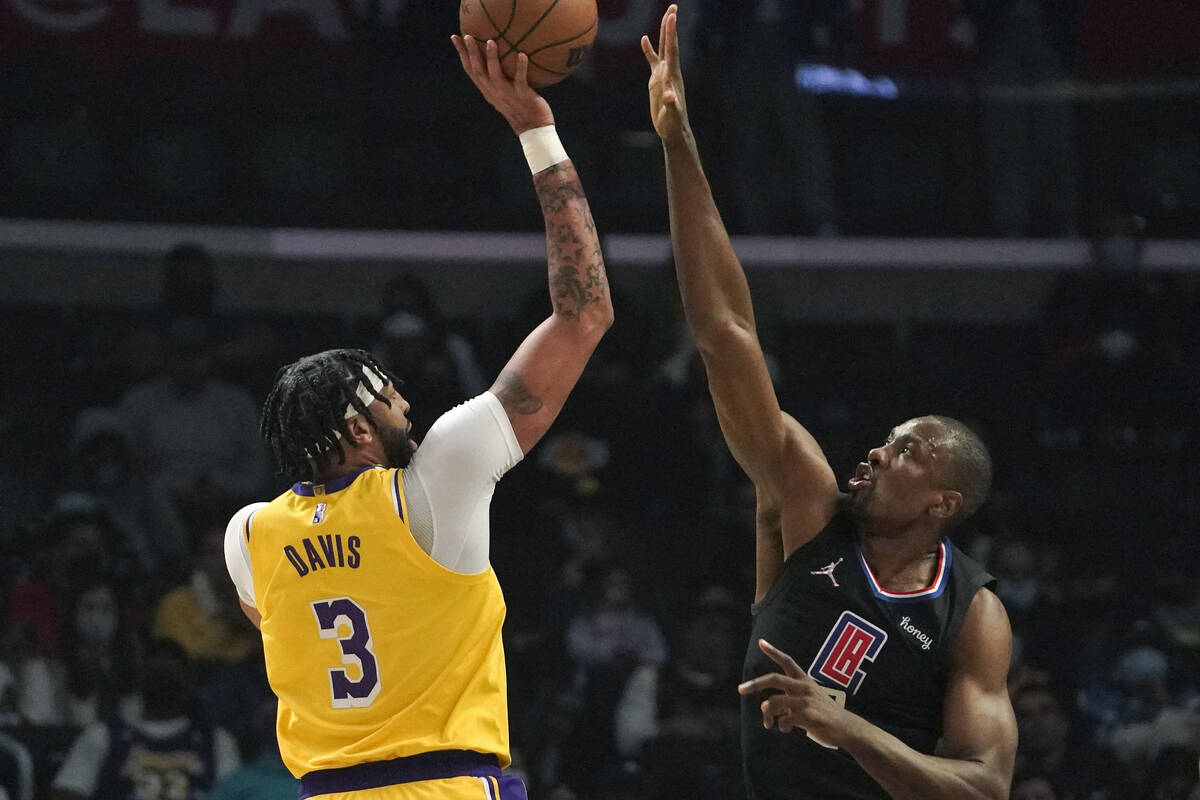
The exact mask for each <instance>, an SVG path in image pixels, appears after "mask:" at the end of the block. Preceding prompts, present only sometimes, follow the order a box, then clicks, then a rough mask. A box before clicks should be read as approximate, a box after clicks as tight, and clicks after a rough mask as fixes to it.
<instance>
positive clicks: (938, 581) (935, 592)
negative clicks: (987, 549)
mask: <svg viewBox="0 0 1200 800" xmlns="http://www.w3.org/2000/svg"><path fill="white" fill-rule="evenodd" d="M854 552H855V553H857V554H858V563H859V564H862V568H863V572H864V573H866V576H867V586H869V587H870V588H871V591H872V592H873V593H874V594H875V596H876V597H878V598H879V599H880V600H883V601H886V602H888V603H913V602H918V601H921V600H934V599H936V598H938V597H941V596H942V592H944V591H946V587H947V586H948V585H949V584H950V580H949V579H950V563H951V561H952V559H953V556H952V553H953V548H952V547H950V544H949V543H948V542H947V541H946V540H945V539H943V540H942V541H941V542H940V543H938V565H937V571H936V572H935V573H934V575H933V583H931V584H929V585H928V586H926V587H925V588H924V589H918V590H917V591H915V592H889V591H888V590H887V589H884V588H883V587H882V586H880V585H879V581H878V580H876V579H875V573H873V572H871V565H870V564H868V563H867V559H865V558H863V554H862V550H860V549H858V548H857V547H855V548H854Z"/></svg>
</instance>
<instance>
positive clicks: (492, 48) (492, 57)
mask: <svg viewBox="0 0 1200 800" xmlns="http://www.w3.org/2000/svg"><path fill="white" fill-rule="evenodd" d="M484 49H485V50H486V51H487V72H488V77H489V78H491V79H492V80H493V81H501V80H504V70H502V69H500V48H499V47H497V46H496V40H495V39H488V40H487V44H486V45H484Z"/></svg>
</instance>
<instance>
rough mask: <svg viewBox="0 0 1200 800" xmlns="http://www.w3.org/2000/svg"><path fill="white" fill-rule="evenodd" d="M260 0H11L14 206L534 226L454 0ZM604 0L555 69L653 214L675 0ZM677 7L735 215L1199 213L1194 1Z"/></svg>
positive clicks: (568, 110)
mask: <svg viewBox="0 0 1200 800" xmlns="http://www.w3.org/2000/svg"><path fill="white" fill-rule="evenodd" d="M242 2H243V3H244V2H245V0H242ZM245 4H246V5H256V6H262V7H261V8H259V10H258V11H257V12H256V13H257V14H259V15H260V18H259V19H258V20H257V21H256V24H257V27H256V28H254V29H253V30H248V31H243V32H242V33H241V34H239V35H236V36H234V35H227V34H223V33H222V31H221V28H220V26H219V24H218V21H217V20H216V19H215V17H216V14H215V11H214V10H212V9H210V8H208V6H205V8H204V9H193V10H190V11H189V10H186V9H185V10H184V11H179V13H178V14H176V13H175V12H174V11H170V12H168V11H163V12H162V14H161V15H155V16H153V18H152V15H150V13H149V12H146V13H145V14H144V15H142V16H141V17H139V16H138V15H136V14H132V15H131V14H128V13H127V12H125V11H123V10H122V6H123V4H111V5H113V6H114V8H113V9H112V10H113V13H112V14H111V15H110V17H111V18H110V19H109V20H108V21H107V22H106V23H105V24H104V25H101V26H99V27H98V28H97V30H89V31H80V32H78V33H77V34H74V35H73V34H72V33H71V28H70V27H69V26H64V25H59V27H58V28H56V29H55V30H54V32H53V34H52V35H47V34H46V31H44V30H42V29H41V28H39V27H38V24H37V23H36V22H30V21H29V20H27V19H24V17H18V18H16V19H13V20H12V21H11V24H10V25H9V26H8V29H7V30H6V29H5V24H4V23H5V21H6V18H5V17H4V16H3V14H4V13H5V11H4V8H3V7H2V6H0V178H3V180H0V216H11V217H49V218H63V217H68V218H71V217H73V218H82V219H105V220H112V219H118V220H128V221H139V222H194V223H215V224H236V225H245V224H249V225H255V226H276V225H301V226H307V227H368V228H376V227H385V228H396V227H401V228H408V229H433V230H447V229H465V230H481V229H489V230H514V229H526V228H530V227H536V225H537V218H536V216H535V215H530V214H528V213H526V212H527V210H528V209H529V208H530V205H529V204H530V202H531V201H530V199H529V197H528V194H527V192H526V191H525V176H524V162H523V161H522V160H521V156H520V150H519V148H517V147H516V146H515V143H514V144H512V145H511V146H504V145H503V144H498V143H503V142H506V141H507V137H508V131H507V129H506V127H505V126H504V123H503V121H502V120H501V119H500V118H499V117H498V115H496V114H495V113H494V112H493V111H492V110H491V109H489V108H488V107H487V106H486V104H485V103H484V102H483V101H482V100H481V99H480V98H479V97H477V96H476V94H475V92H473V91H472V90H471V89H470V87H469V85H468V83H467V81H466V79H465V77H464V76H463V75H462V73H461V69H460V68H459V65H458V62H457V59H456V57H455V56H454V53H453V51H452V49H451V47H450V45H449V42H448V35H449V34H450V33H451V32H454V31H455V30H457V18H456V10H457V6H456V4H454V3H428V2H415V1H409V0H387V1H386V2H365V0H364V2H357V3H355V2H350V0H325V1H324V2H322V3H316V2H314V3H313V4H311V8H312V9H317V8H321V9H324V10H322V11H321V12H319V13H318V12H317V11H315V10H306V9H307V8H309V6H306V4H293V5H287V4H285V5H284V6H280V7H279V8H280V9H282V10H278V11H272V10H270V9H269V8H268V7H270V6H271V5H272V4H266V5H265V6H263V5H262V4H251V3H245ZM12 5H13V6H14V7H18V8H26V7H28V6H29V5H30V4H28V3H20V4H17V3H13V4H12ZM35 5H36V7H37V8H41V7H42V6H43V5H45V4H35ZM50 5H52V6H53V7H54V8H56V9H57V8H59V6H62V7H63V8H74V5H73V4H71V3H66V4H62V3H58V4H54V3H52V4H50ZM85 5H89V7H90V6H92V5H95V6H107V5H110V4H108V3H103V2H99V3H92V4H85ZM209 5H212V4H209ZM216 5H222V6H229V5H239V3H238V2H237V0H226V1H225V2H224V3H217V4H216ZM598 5H599V9H600V24H599V27H598V31H599V33H598V38H597V40H596V44H595V46H594V48H593V51H592V54H591V57H590V59H589V60H587V61H585V63H584V64H583V65H582V66H581V67H580V68H579V70H578V71H577V72H576V74H575V75H574V77H573V78H571V79H570V80H568V81H565V82H564V83H562V84H560V85H557V86H554V87H550V88H549V89H547V90H546V96H547V97H548V99H549V100H550V102H551V104H552V106H553V107H554V109H555V111H556V113H557V115H558V120H559V122H560V128H561V129H562V134H563V140H564V143H565V144H566V146H567V149H568V151H569V152H570V153H572V156H573V159H574V160H575V161H576V163H577V166H579V168H580V174H581V175H582V176H583V178H584V182H585V185H586V186H587V187H588V192H589V196H590V198H591V200H592V204H593V206H594V208H595V209H596V212H597V213H596V216H597V219H599V220H601V221H602V222H603V224H604V226H605V230H606V231H609V232H614V231H618V230H620V231H638V232H641V231H661V230H663V229H665V227H666V224H665V223H666V206H665V201H664V197H665V193H664V189H663V186H662V178H661V173H662V170H661V164H660V161H661V156H660V153H659V151H658V147H657V142H656V140H655V137H654V136H653V133H652V132H651V130H650V123H649V119H648V113H647V103H646V93H645V85H646V79H647V68H646V65H645V60H644V58H643V56H642V54H641V51H640V49H639V47H638V38H639V37H640V36H641V35H642V34H650V35H654V33H655V31H656V27H657V25H658V20H659V18H660V16H661V14H662V11H663V9H664V8H665V7H666V5H667V0H599V2H598ZM682 5H683V9H682V13H681V17H680V19H681V25H682V26H684V27H683V29H682V30H681V36H682V39H683V42H682V48H683V57H684V60H685V64H684V69H685V74H686V76H687V81H688V103H689V109H690V114H691V117H692V121H693V124H694V127H695V130H696V134H697V137H698V138H699V140H700V143H701V149H702V151H704V152H706V153H707V154H708V157H707V162H708V165H709V172H710V177H711V178H712V180H713V183H714V188H715V190H716V192H717V195H718V199H719V200H720V205H721V207H722V208H723V210H724V211H725V216H726V219H727V222H728V224H729V225H730V228H731V230H732V231H733V232H735V233H746V234H797V233H803V234H815V235H825V236H831V235H838V234H844V235H876V236H878V235H903V236H931V235H933V236H936V235H955V236H981V235H997V236H1046V237H1051V236H1053V237H1069V236H1076V235H1084V236H1087V235H1090V234H1094V233H1096V232H1097V231H1098V230H1099V229H1100V228H1101V227H1102V226H1103V221H1104V220H1105V219H1106V218H1107V216H1108V215H1110V214H1112V213H1133V214H1138V215H1140V216H1141V217H1142V218H1144V219H1145V220H1146V221H1147V225H1148V231H1149V235H1151V236H1152V237H1155V238H1160V237H1182V238H1186V237H1188V236H1191V235H1194V233H1195V231H1196V229H1197V227H1198V222H1200V190H1198V189H1197V187H1198V186H1200V138H1198V137H1197V135H1196V131H1197V130H1200V119H1198V117H1197V114H1198V109H1200V104H1198V103H1197V98H1198V97H1200V56H1197V52H1200V51H1197V49H1196V48H1195V41H1194V37H1190V38H1189V37H1188V35H1187V32H1189V31H1194V30H1195V29H1196V28H1197V26H1200V11H1198V10H1197V9H1198V8H1200V7H1197V6H1196V5H1195V4H1194V3H1189V2H1186V0H1184V1H1183V2H1180V1H1179V0H1169V2H1162V3H1155V4H1146V3H1143V2H1139V0H988V2H983V0H922V1H921V2H908V1H907V0H808V1H807V2H799V1H798V0H695V2H688V3H684V4H682ZM332 9H340V11H337V10H332ZM8 13H9V15H10V16H11V15H13V14H14V13H15V12H8ZM64 13H65V12H64ZM335 14H340V28H339V32H340V36H341V38H339V39H337V40H331V39H330V37H329V35H328V31H327V30H325V29H327V28H329V27H331V26H332V27H338V26H335V25H332V22H337V21H339V20H336V19H333V15H335ZM49 16H50V12H49V11H46V12H44V14H38V13H33V12H30V17H31V19H44V18H47V17H49ZM245 16H249V14H247V15H245ZM209 17H212V18H213V21H212V22H211V24H210V27H211V28H212V30H208V31H207V32H206V31H205V30H204V28H205V25H203V24H200V23H196V24H194V25H193V24H191V23H189V20H191V21H193V22H194V21H195V20H197V19H206V18H209ZM18 23H21V24H18ZM151 23H153V24H151ZM172 24H175V25H179V26H181V28H180V30H178V31H173V30H172V29H171V28H170V25H172ZM22 25H24V27H22ZM322 25H324V28H323V27H322ZM122 26H124V27H122ZM98 31H99V32H98ZM23 34H24V35H23ZM105 37H107V38H105ZM434 187H436V189H435V188H434ZM458 187H467V188H466V189H459V188H458Z"/></svg>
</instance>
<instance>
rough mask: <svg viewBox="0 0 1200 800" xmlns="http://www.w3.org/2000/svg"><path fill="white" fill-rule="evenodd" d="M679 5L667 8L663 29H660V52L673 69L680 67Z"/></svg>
mask: <svg viewBox="0 0 1200 800" xmlns="http://www.w3.org/2000/svg"><path fill="white" fill-rule="evenodd" d="M678 14H679V6H676V5H672V6H671V7H670V8H668V9H667V13H666V14H665V15H664V16H663V24H662V30H661V31H659V38H660V39H661V42H660V44H659V48H658V52H660V53H662V57H663V58H664V59H665V60H666V62H667V63H668V64H670V65H671V69H678V68H679V35H678V31H677V30H676V29H677V26H678V21H679V16H678Z"/></svg>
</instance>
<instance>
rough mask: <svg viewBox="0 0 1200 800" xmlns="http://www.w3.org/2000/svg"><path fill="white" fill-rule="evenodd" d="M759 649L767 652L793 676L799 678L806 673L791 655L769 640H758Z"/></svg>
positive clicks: (768, 655) (769, 656)
mask: <svg viewBox="0 0 1200 800" xmlns="http://www.w3.org/2000/svg"><path fill="white" fill-rule="evenodd" d="M758 649H759V650H762V651H763V652H764V653H766V654H767V658H769V659H771V660H772V661H774V662H775V663H776V664H778V665H779V666H781V667H783V671H784V673H786V674H787V675H788V676H790V677H792V678H799V677H801V676H803V675H804V670H802V669H800V665H799V664H797V663H796V662H795V660H794V659H793V658H792V657H791V656H789V655H788V654H787V653H785V652H783V651H782V650H780V649H779V648H778V647H776V646H775V645H773V644H771V643H770V642H768V641H767V640H766V639H759V640H758Z"/></svg>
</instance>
